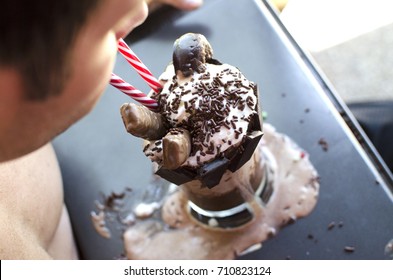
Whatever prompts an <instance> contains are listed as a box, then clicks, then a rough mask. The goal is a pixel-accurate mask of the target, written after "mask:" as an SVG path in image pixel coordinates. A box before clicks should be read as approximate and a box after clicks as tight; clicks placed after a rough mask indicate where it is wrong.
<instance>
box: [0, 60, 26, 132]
mask: <svg viewBox="0 0 393 280" xmlns="http://www.w3.org/2000/svg"><path fill="white" fill-rule="evenodd" d="M23 99H24V90H23V82H22V77H21V75H20V74H19V72H18V71H16V70H14V69H12V68H2V67H0V135H2V133H1V132H2V131H4V130H3V129H5V128H6V127H7V126H8V125H10V123H11V122H12V121H13V120H14V117H15V115H16V114H17V113H18V111H19V106H20V103H21V101H23Z"/></svg>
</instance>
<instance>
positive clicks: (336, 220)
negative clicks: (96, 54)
mask: <svg viewBox="0 0 393 280" xmlns="http://www.w3.org/2000/svg"><path fill="white" fill-rule="evenodd" d="M186 32H198V33H203V34H205V36H206V37H207V38H208V40H209V41H210V43H211V44H212V46H213V48H214V51H215V57H216V58H217V59H219V60H221V61H224V62H227V63H229V64H232V65H236V66H237V67H239V68H240V69H241V70H242V72H243V73H244V74H245V75H246V77H248V78H249V79H250V80H253V81H255V82H256V83H257V84H258V85H259V88H260V95H261V103H262V107H263V110H265V111H267V112H268V119H267V122H269V123H271V124H273V125H274V126H275V127H276V128H277V130H278V131H280V132H283V133H285V134H287V135H289V136H290V137H291V138H292V139H294V140H295V141H296V142H297V143H298V144H299V145H300V146H301V147H303V148H304V149H305V150H307V151H308V153H309V154H310V159H311V161H312V162H313V163H314V165H315V167H316V169H317V170H318V172H319V175H320V178H321V187H320V198H319V201H318V204H317V206H316V208H315V210H314V211H313V212H312V213H311V215H309V216H308V217H306V218H303V219H300V220H298V221H297V222H296V223H294V224H292V225H289V226H287V227H285V228H284V229H282V230H281V231H280V232H279V234H278V235H277V236H276V237H274V238H272V239H271V240H269V241H266V242H264V244H263V248H262V249H260V250H258V251H255V252H253V253H250V254H248V255H245V256H244V257H242V258H248V259H286V258H292V259H387V258H389V255H388V254H386V253H385V252H384V249H385V246H386V244H387V243H388V242H389V240H391V239H392V238H393V203H392V197H393V196H392V186H393V183H392V178H391V174H390V173H389V171H388V170H387V169H386V168H385V165H384V164H383V162H381V161H380V157H379V156H378V155H377V154H376V152H375V149H374V148H373V147H372V146H371V145H370V142H369V141H368V140H367V139H366V138H365V136H364V133H363V132H362V131H361V130H360V129H359V126H358V124H357V123H356V121H354V119H353V117H352V116H351V115H350V113H348V110H347V108H346V106H345V105H344V104H343V103H342V102H341V101H340V99H339V98H338V97H337V95H336V94H335V93H334V92H333V90H332V89H331V87H330V86H329V84H328V82H327V81H326V79H324V78H323V77H322V76H321V74H320V73H319V72H318V71H317V70H316V68H315V67H314V65H313V63H312V62H311V61H310V59H309V58H308V56H307V55H306V54H305V53H304V52H303V51H302V50H301V49H300V48H299V47H298V45H297V44H296V43H295V42H294V40H293V39H292V38H291V37H290V35H289V34H288V33H287V32H286V30H285V28H284V27H283V26H282V24H281V23H280V21H279V19H278V18H277V16H276V14H275V12H274V11H273V10H272V9H271V7H270V6H269V4H268V3H267V2H265V1H257V0H255V1H252V0H249V1H236V0H210V1H206V3H205V5H204V6H203V8H201V9H199V10H197V11H194V12H189V13H184V12H179V11H175V10H173V9H164V10H160V11H159V13H156V14H155V17H151V18H150V20H149V21H148V22H147V23H146V25H144V26H143V27H142V28H139V29H138V30H136V32H135V33H133V34H132V35H131V36H130V37H129V38H127V41H128V42H131V44H132V49H133V50H134V51H135V52H136V53H137V54H138V55H139V56H140V58H141V60H142V61H143V62H144V63H145V64H146V65H147V66H148V67H149V68H150V70H151V71H152V72H153V73H154V74H155V75H156V76H158V75H159V74H160V73H161V72H162V71H163V70H164V68H165V67H166V65H167V63H168V62H169V61H170V60H171V54H172V45H173V42H174V40H175V39H176V38H177V37H179V36H180V35H182V34H183V33H186ZM114 72H115V73H117V74H118V75H120V76H122V77H123V78H124V79H126V80H127V81H130V82H131V83H132V84H134V85H135V86H136V87H137V88H139V89H141V90H143V91H148V87H147V86H146V84H145V83H144V82H143V81H142V80H141V78H140V77H138V76H137V74H135V71H134V70H133V69H131V67H130V66H129V65H128V64H127V62H126V61H125V60H124V59H123V58H122V57H121V56H120V55H119V56H118V61H117V64H116V68H115V71H114ZM124 102H130V99H129V98H128V97H127V96H125V95H123V94H122V93H120V92H119V91H118V90H116V89H114V88H112V87H108V89H107V91H106V92H105V94H104V96H103V98H102V99H101V101H100V102H99V104H98V106H97V107H96V108H95V109H94V111H93V112H92V113H91V114H90V115H88V116H87V117H85V118H84V119H83V120H82V121H81V122H79V123H78V124H76V125H74V126H73V127H71V128H70V129H69V130H68V131H67V132H66V133H64V134H63V135H61V136H60V137H58V138H57V139H56V140H55V141H54V144H55V148H56V151H57V154H58V157H59V160H60V164H61V169H62V172H63V176H64V185H65V199H66V203H67V205H68V209H69V212H70V216H71V220H72V223H73V226H74V232H75V235H76V239H77V242H78V244H79V248H80V252H81V257H82V258H85V259H113V258H118V257H120V256H121V254H122V252H123V246H122V242H121V230H118V231H116V229H115V231H114V234H113V237H112V238H111V239H109V240H107V239H103V238H102V237H100V236H99V235H98V234H97V233H96V232H95V230H94V228H93V226H92V223H91V220H90V212H91V211H92V210H96V207H95V205H94V201H95V200H96V199H98V198H100V194H101V193H104V194H110V193H111V192H112V191H115V192H120V191H123V190H124V188H125V187H127V186H129V187H132V188H133V189H134V191H133V198H135V199H138V196H140V195H142V192H143V187H144V186H146V185H147V184H148V183H149V181H150V179H151V174H152V171H151V164H150V162H149V160H148V159H147V158H145V157H144V155H143V154H142V151H141V145H142V144H141V141H140V140H139V139H136V138H134V137H132V136H130V135H129V134H127V133H126V132H125V129H124V127H123V123H122V121H121V118H120V114H119V107H120V106H121V105H122V104H123V103H124ZM321 139H324V140H325V141H326V143H327V144H328V147H327V150H326V151H325V150H324V149H323V147H322V146H321V145H320V143H319V142H320V140H321ZM333 224H335V225H336V226H334V227H332V225H333ZM329 225H330V226H329ZM339 225H340V226H339ZM346 246H351V247H353V248H354V251H353V252H352V251H351V252H348V251H346V250H344V248H345V247H346Z"/></svg>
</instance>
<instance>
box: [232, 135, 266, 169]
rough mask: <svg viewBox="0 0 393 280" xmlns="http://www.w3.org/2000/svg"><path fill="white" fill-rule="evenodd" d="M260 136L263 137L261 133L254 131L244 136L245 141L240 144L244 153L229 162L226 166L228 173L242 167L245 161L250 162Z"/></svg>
mask: <svg viewBox="0 0 393 280" xmlns="http://www.w3.org/2000/svg"><path fill="white" fill-rule="evenodd" d="M262 136H263V132H262V131H254V132H252V133H251V134H249V135H247V136H246V138H245V141H244V143H243V144H242V145H243V148H244V151H243V152H242V153H238V154H237V155H236V156H235V157H234V158H233V159H232V160H231V164H230V165H229V166H228V169H229V170H230V171H232V172H235V171H236V170H238V169H239V168H240V167H242V166H243V165H244V164H245V163H246V162H247V161H249V160H250V158H251V156H252V154H253V153H254V151H255V149H256V147H257V146H258V143H259V141H260V140H261V138H262Z"/></svg>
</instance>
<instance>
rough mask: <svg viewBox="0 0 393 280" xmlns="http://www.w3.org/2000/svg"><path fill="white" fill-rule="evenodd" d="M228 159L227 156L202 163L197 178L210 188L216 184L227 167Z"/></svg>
mask: <svg viewBox="0 0 393 280" xmlns="http://www.w3.org/2000/svg"><path fill="white" fill-rule="evenodd" d="M229 163H230V161H229V159H227V158H222V159H216V160H214V161H212V162H210V163H207V164H204V165H203V166H202V167H201V168H200V170H199V177H200V178H199V179H200V180H201V182H202V183H203V185H204V186H206V187H208V188H209V189H211V188H212V187H214V186H216V185H218V183H219V182H220V181H221V178H222V176H223V175H224V173H225V171H226V170H227V168H228V165H229Z"/></svg>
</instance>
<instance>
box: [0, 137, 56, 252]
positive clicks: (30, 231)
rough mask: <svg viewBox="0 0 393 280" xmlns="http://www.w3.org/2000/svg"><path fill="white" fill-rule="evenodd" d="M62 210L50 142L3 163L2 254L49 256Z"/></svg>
mask: <svg viewBox="0 0 393 280" xmlns="http://www.w3.org/2000/svg"><path fill="white" fill-rule="evenodd" d="M62 210H63V191H62V180H61V174H60V170H59V166H58V163H57V159H56V155H55V153H54V151H53V148H52V146H51V145H50V144H48V145H46V146H44V147H42V148H40V149H38V150H37V151H35V152H33V153H31V154H28V155H26V156H23V157H21V158H18V159H15V160H11V161H7V162H3V163H0V220H1V222H2V227H1V228H0V244H1V249H0V257H1V258H5V259H9V258H11V259H15V258H16V259H19V258H37V259H42V258H48V257H49V255H48V254H47V253H46V251H47V249H48V247H49V246H50V244H51V241H52V239H53V238H54V235H55V233H56V230H57V227H58V224H59V221H60V217H61V214H62Z"/></svg>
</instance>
